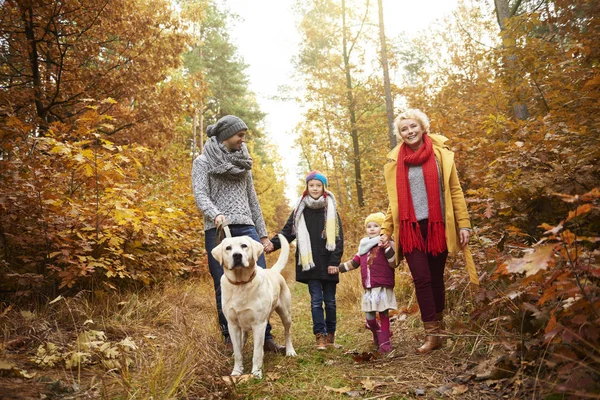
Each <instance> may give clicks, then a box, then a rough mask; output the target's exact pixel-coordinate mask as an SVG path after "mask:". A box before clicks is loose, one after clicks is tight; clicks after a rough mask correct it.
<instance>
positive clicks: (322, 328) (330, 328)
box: [308, 280, 337, 335]
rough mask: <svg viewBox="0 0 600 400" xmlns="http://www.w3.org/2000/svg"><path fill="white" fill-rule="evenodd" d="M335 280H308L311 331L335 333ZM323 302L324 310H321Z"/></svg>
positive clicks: (315, 332)
mask: <svg viewBox="0 0 600 400" xmlns="http://www.w3.org/2000/svg"><path fill="white" fill-rule="evenodd" d="M335 290H336V282H330V281H320V280H310V281H308V292H309V293H310V309H311V312H312V320H313V333H314V334H315V335H316V334H317V333H335V328H336V323H337V322H336V321H337V318H336V315H335V313H336V305H335ZM323 303H325V312H323Z"/></svg>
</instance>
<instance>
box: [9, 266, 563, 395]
mask: <svg viewBox="0 0 600 400" xmlns="http://www.w3.org/2000/svg"><path fill="white" fill-rule="evenodd" d="M349 276H350V275H345V277H349ZM352 278H355V279H356V280H358V279H359V277H358V274H356V275H354V276H353V277H352ZM288 283H289V286H290V288H291V290H292V296H293V304H294V310H293V313H294V314H293V315H294V326H293V340H294V346H295V349H296V352H297V353H298V356H297V357H293V358H292V357H285V356H282V355H274V354H266V356H265V360H264V367H263V373H264V374H265V378H264V379H263V380H253V379H251V378H249V377H245V378H244V379H242V380H240V381H238V382H235V383H231V382H229V383H228V382H227V378H228V377H227V375H228V374H229V372H230V370H231V368H232V365H233V360H232V357H231V356H230V355H228V354H226V352H225V346H224V345H223V344H222V343H220V341H219V340H218V336H219V335H218V333H217V332H216V331H215V330H213V331H211V332H212V334H211V335H212V336H213V337H212V338H211V339H210V340H211V341H210V343H213V344H214V346H211V347H213V348H214V347H216V351H215V350H214V349H213V350H212V351H213V352H212V353H207V354H202V355H199V356H198V357H200V358H205V359H201V360H196V361H197V362H198V363H199V364H198V365H197V366H196V367H194V368H193V370H192V371H191V373H192V374H195V375H196V376H195V377H194V378H193V381H195V382H196V383H195V384H196V385H197V387H196V388H194V384H192V385H191V386H188V387H187V388H184V389H181V388H180V389H179V390H177V391H176V392H175V393H176V394H163V395H160V394H153V395H149V394H148V392H145V391H144V387H143V386H144V385H143V384H142V385H141V386H140V387H138V389H136V390H137V392H136V390H134V389H133V388H132V385H131V384H127V385H123V384H122V383H121V384H120V385H121V386H119V384H115V382H117V381H119V380H121V381H124V379H123V377H122V376H121V377H119V376H115V374H114V373H113V374H111V373H107V371H106V370H105V369H101V368H100V367H99V366H98V365H95V366H94V365H89V366H85V367H82V368H81V369H80V370H77V369H76V368H75V369H72V370H67V369H65V368H64V367H57V368H48V367H46V368H43V369H42V368H38V367H37V366H36V365H35V364H33V363H32V362H31V361H30V359H31V355H32V353H33V352H34V351H35V346H36V345H34V343H32V342H35V340H33V339H32V337H31V336H32V335H30V336H29V338H23V342H24V344H23V345H22V346H21V345H20V342H19V340H20V338H19V337H4V339H3V343H4V345H3V348H2V351H1V352H0V356H1V357H0V360H2V361H9V362H11V363H12V364H13V365H14V366H16V369H19V370H22V371H24V372H25V375H23V376H15V374H6V373H5V374H3V375H4V376H0V400H10V399H31V400H33V399H87V398H102V399H134V398H135V399H149V398H152V399H163V398H164V399H167V398H172V399H200V398H213V399H217V398H228V399H243V398H249V399H347V398H359V399H413V398H419V399H438V398H444V399H466V400H470V399H498V398H508V399H511V398H527V399H532V398H544V399H549V398H562V397H552V395H550V396H548V395H547V394H546V395H540V387H539V383H538V382H537V381H535V380H533V379H531V378H527V377H525V376H521V375H520V374H518V373H517V374H514V372H515V371H513V372H512V373H508V374H506V373H501V374H498V373H497V371H494V369H493V368H492V369H490V370H489V371H487V372H485V371H484V372H482V369H481V365H482V362H481V360H482V359H483V358H481V359H478V357H477V356H476V355H474V354H471V353H473V351H472V350H471V351H469V349H470V348H471V349H473V348H474V346H472V345H471V344H469V341H470V340H472V338H468V339H461V338H458V339H457V338H456V337H455V338H454V339H448V340H447V341H446V345H445V346H444V348H443V349H440V350H437V351H434V352H432V353H430V354H428V355H425V356H421V355H416V354H415V352H414V349H415V348H416V347H418V346H419V345H420V343H421V340H422V339H423V336H422V328H421V327H420V323H419V322H418V318H417V317H416V315H412V316H409V317H408V318H407V317H406V315H395V316H394V318H393V321H392V331H393V337H392V343H393V347H394V350H393V351H392V352H391V353H389V354H387V355H380V354H378V353H377V352H373V348H372V342H371V333H370V331H368V330H366V329H365V328H364V323H363V318H364V314H363V313H361V312H360V310H359V307H358V306H357V305H356V304H352V305H351V306H350V305H348V304H344V302H346V300H345V299H340V298H339V297H338V332H337V342H338V344H339V347H338V348H331V349H328V350H326V351H317V350H316V349H314V336H313V335H312V322H311V316H310V307H309V304H310V303H309V296H308V291H307V290H306V286H305V285H303V284H300V283H295V282H294V281H293V279H290V278H288ZM207 288H208V289H212V288H211V287H210V286H208V285H207V284H206V282H204V283H203V284H202V285H201V286H200V290H199V289H198V288H195V289H194V290H195V291H204V292H205V293H203V294H202V296H204V297H203V298H206V302H207V304H208V303H210V301H211V300H212V290H207ZM178 290H179V289H178V288H175V292H177V291H178ZM185 290H189V283H188V288H187V289H186V288H183V287H182V288H181V290H180V293H179V294H180V295H181V293H183V292H185ZM157 307H158V306H157ZM203 312H204V313H206V312H207V311H203ZM213 312H214V311H213ZM417 315H418V313H417ZM189 317H190V316H189V315H188V317H187V318H189ZM210 318H212V316H210ZM271 322H272V324H273V333H274V335H275V337H276V339H278V341H279V342H282V341H283V337H282V336H283V335H282V330H283V329H282V327H281V324H280V321H279V320H278V317H277V316H276V315H273V316H272V318H271ZM184 323H185V321H184ZM47 324H49V325H48V326H47V327H46V328H47V329H54V328H56V329H58V326H57V327H54V328H53V327H52V326H51V324H52V322H51V321H48V322H47ZM187 324H189V322H187ZM158 325H161V326H166V325H168V324H165V322H164V321H163V322H161V323H160V324H157V326H153V327H139V326H138V327H137V328H136V329H135V330H132V332H133V333H131V332H129V333H128V336H129V335H130V336H132V338H133V340H134V341H138V342H142V341H143V337H142V336H143V332H148V331H152V332H154V333H155V334H156V335H157V336H159V340H165V341H166V340H168V339H167V337H168V336H166V334H165V336H164V339H163V338H162V337H161V332H163V331H161V329H162V328H160V327H159V326H158ZM165 329H171V330H172V329H174V328H173V327H172V326H171V327H170V328H165ZM36 330H37V331H39V330H40V328H39V326H38V327H37V328H36V329H33V331H36ZM121 330H123V328H121ZM31 331H32V330H30V332H31ZM6 333H7V332H6V330H5V335H6ZM64 334H65V335H66V334H68V333H64ZM113 334H114V335H116V333H113ZM110 335H111V334H110V332H107V336H110ZM136 336H138V337H136ZM28 342H29V343H30V344H29V345H28ZM251 342H252V341H251V339H250V340H249V341H248V343H247V345H246V347H245V349H244V365H245V368H246V370H250V368H251V365H250V363H251V358H252V347H251ZM9 343H10V344H11V345H10V346H7V344H9ZM38 343H39V341H38ZM135 368H136V366H134V367H132V368H131V370H132V371H134V370H135ZM137 368H138V369H140V370H141V369H142V368H141V367H139V366H138V367H137ZM201 368H202V369H201ZM13 370H15V369H13ZM132 374H133V372H132ZM486 374H487V375H486ZM32 375H33V376H32ZM507 375H508V376H507ZM503 376H506V377H503ZM146 379H147V382H149V383H148V384H150V385H152V382H153V379H154V378H153V377H152V376H149V377H146ZM156 379H157V380H158V379H159V378H156ZM130 382H131V380H130ZM536 388H537V392H536ZM163 393H165V392H163Z"/></svg>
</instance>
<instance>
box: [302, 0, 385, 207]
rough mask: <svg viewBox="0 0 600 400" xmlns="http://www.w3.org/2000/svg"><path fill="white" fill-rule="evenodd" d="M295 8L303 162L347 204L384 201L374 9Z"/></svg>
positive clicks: (315, 4)
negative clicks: (322, 176)
mask: <svg viewBox="0 0 600 400" xmlns="http://www.w3.org/2000/svg"><path fill="white" fill-rule="evenodd" d="M298 12H299V14H300V16H301V17H302V19H301V23H300V30H301V34H302V35H303V38H304V40H303V41H302V46H301V49H300V51H299V54H298V56H297V59H296V65H297V71H298V74H299V76H300V77H301V79H302V82H303V84H304V87H305V90H304V93H305V97H304V99H303V103H304V104H305V106H306V113H305V117H306V118H305V121H304V122H303V123H302V124H301V125H300V126H299V127H298V128H299V132H300V137H299V138H298V142H297V143H298V145H299V147H300V149H301V153H302V154H303V159H304V163H305V165H306V168H310V169H321V170H323V171H324V172H325V173H326V174H327V175H328V177H329V179H330V181H331V187H332V189H333V190H334V191H336V192H337V195H338V197H339V198H340V199H341V201H342V203H343V204H346V205H348V207H350V208H349V209H348V211H350V210H354V211H353V212H356V213H360V211H359V210H360V208H362V207H376V208H377V209H385V207H386V206H387V205H383V204H382V203H384V201H385V200H384V197H385V196H383V195H382V196H380V194H381V193H382V192H380V191H379V189H380V188H381V183H382V179H383V178H382V175H381V170H382V165H383V164H382V163H383V161H384V160H382V159H381V157H378V156H379V155H380V154H377V151H375V150H374V149H379V148H387V147H388V146H389V140H388V137H387V128H386V126H387V124H386V119H385V113H386V109H385V95H384V88H383V82H381V79H380V71H381V64H380V60H379V58H378V56H377V54H374V53H372V52H371V50H372V49H373V48H376V46H377V44H378V43H379V41H378V39H379V35H378V29H377V25H376V24H373V21H375V20H376V9H375V8H374V7H371V6H370V5H369V3H368V2H343V3H340V2H334V1H305V2H302V3H301V4H300V5H299V9H298ZM374 46H375V47H374ZM323 156H325V157H323ZM365 193H369V195H368V196H365ZM348 215H350V213H349V214H348Z"/></svg>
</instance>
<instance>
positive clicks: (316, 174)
mask: <svg viewBox="0 0 600 400" xmlns="http://www.w3.org/2000/svg"><path fill="white" fill-rule="evenodd" d="M313 179H316V180H318V181H321V183H323V186H327V177H326V176H325V175H324V174H323V173H322V172H321V171H317V170H316V169H315V170H314V171H310V172H309V173H308V175H306V183H308V181H312V180H313Z"/></svg>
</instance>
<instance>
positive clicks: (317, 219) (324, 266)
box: [271, 171, 344, 350]
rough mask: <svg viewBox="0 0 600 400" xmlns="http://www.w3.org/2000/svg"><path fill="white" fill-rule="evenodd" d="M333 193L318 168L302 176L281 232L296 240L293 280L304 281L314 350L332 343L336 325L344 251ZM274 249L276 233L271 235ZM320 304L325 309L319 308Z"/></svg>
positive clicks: (275, 247) (277, 247)
mask: <svg viewBox="0 0 600 400" xmlns="http://www.w3.org/2000/svg"><path fill="white" fill-rule="evenodd" d="M336 207H337V206H336V203H335V197H334V196H333V194H332V193H331V192H330V191H329V190H327V177H326V176H325V175H323V174H322V173H321V172H319V171H311V172H310V173H309V174H308V175H307V176H306V190H304V193H303V194H302V196H301V197H300V199H298V203H297V205H296V207H295V208H294V211H292V213H291V214H290V217H289V218H288V220H287V222H286V224H285V226H284V227H283V229H281V232H279V233H281V234H282V235H283V236H285V238H286V239H287V240H288V242H292V241H293V240H294V239H296V240H297V246H296V280H297V281H298V282H302V283H306V284H307V285H308V292H309V294H310V307H311V315H312V321H313V334H314V335H315V339H316V348H317V350H325V349H326V348H327V346H335V331H336V325H337V316H336V312H337V307H336V300H335V294H336V285H337V284H338V282H339V280H340V278H339V274H338V266H339V264H340V261H341V259H342V254H343V252H344V236H343V232H342V224H341V220H340V216H339V215H338V213H337V211H336ZM271 241H272V242H273V246H274V249H275V250H277V249H279V248H281V243H280V241H279V237H278V236H277V235H276V236H274V237H273V238H271ZM323 304H324V305H325V310H323Z"/></svg>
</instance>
